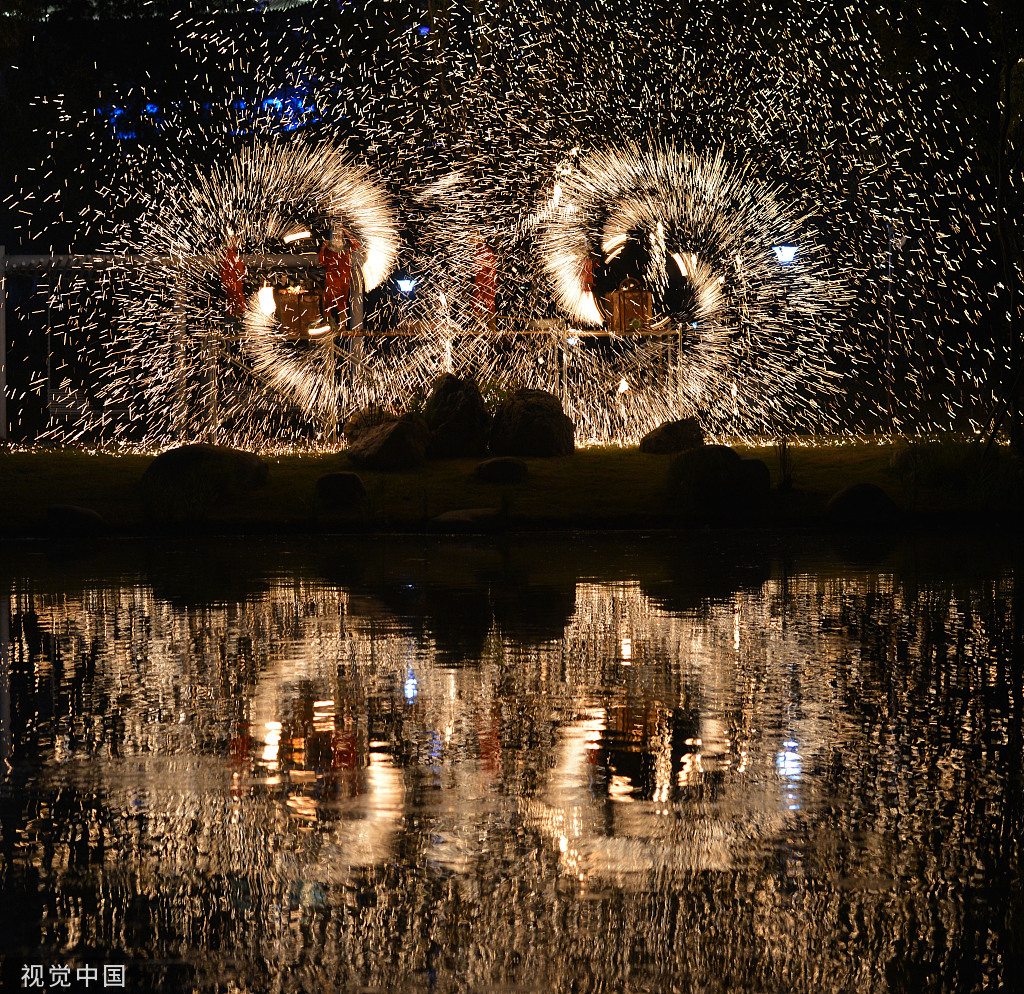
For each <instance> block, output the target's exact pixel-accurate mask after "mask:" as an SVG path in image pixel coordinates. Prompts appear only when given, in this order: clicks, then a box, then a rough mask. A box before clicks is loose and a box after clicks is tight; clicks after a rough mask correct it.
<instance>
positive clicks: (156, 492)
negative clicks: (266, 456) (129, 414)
mask: <svg viewBox="0 0 1024 994" xmlns="http://www.w3.org/2000/svg"><path fill="white" fill-rule="evenodd" d="M269 477H270V467H269V466H267V464H266V463H265V462H264V461H263V460H262V459H261V458H260V457H259V456H257V455H254V454H253V453H251V452H242V451H240V450H239V449H232V448H228V447H227V446H222V445H208V444H206V443H205V442H199V443H197V444H195V445H183V446H181V447H179V448H176V449H168V450H167V451H166V452H161V453H160V455H158V456H157V457H156V458H155V459H154V460H153V461H152V462H151V463H150V464H149V465H148V466H147V467H146V471H145V472H144V473H143V474H142V495H143V500H144V502H145V504H146V507H147V509H148V511H149V513H151V514H154V515H156V516H157V517H169V518H174V519H189V518H200V517H203V516H204V515H205V514H206V513H207V512H208V511H209V510H211V509H212V508H213V507H214V505H216V504H218V503H220V502H222V501H225V500H230V499H231V498H233V497H236V496H238V495H239V494H241V493H245V492H246V491H249V490H255V489H257V488H259V487H262V486H264V485H265V484H266V482H267V480H268V479H269Z"/></svg>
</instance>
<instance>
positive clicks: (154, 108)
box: [146, 104, 160, 114]
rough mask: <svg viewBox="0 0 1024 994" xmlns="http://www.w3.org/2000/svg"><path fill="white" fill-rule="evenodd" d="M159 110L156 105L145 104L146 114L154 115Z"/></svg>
mask: <svg viewBox="0 0 1024 994" xmlns="http://www.w3.org/2000/svg"><path fill="white" fill-rule="evenodd" d="M159 109H160V108H159V107H158V106H157V105H156V104H146V113H147V114H155V113H156V112H157V111H158V110H159Z"/></svg>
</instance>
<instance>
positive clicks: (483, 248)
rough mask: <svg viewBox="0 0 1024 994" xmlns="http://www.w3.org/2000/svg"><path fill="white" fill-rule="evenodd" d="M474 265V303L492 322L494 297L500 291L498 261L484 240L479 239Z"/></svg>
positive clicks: (486, 318)
mask: <svg viewBox="0 0 1024 994" xmlns="http://www.w3.org/2000/svg"><path fill="white" fill-rule="evenodd" d="M473 261H474V265H473V301H474V303H475V304H476V306H477V307H478V308H479V309H480V310H482V311H483V312H484V314H485V315H486V317H485V320H487V321H490V319H491V318H492V317H493V316H494V295H495V294H496V293H497V290H498V260H497V257H496V256H495V254H494V251H493V250H492V249H491V247H490V246H489V245H488V244H487V242H485V241H484V240H483V239H482V238H478V239H477V243H476V253H475V257H474V260H473Z"/></svg>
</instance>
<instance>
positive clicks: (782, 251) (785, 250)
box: [772, 245, 796, 264]
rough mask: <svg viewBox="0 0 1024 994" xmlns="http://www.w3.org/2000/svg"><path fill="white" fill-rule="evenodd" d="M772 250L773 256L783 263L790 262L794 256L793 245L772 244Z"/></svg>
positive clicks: (794, 247) (794, 249)
mask: <svg viewBox="0 0 1024 994" xmlns="http://www.w3.org/2000/svg"><path fill="white" fill-rule="evenodd" d="M772 251H773V252H774V253H775V258H776V259H778V260H779V262H781V263H783V264H787V263H790V262H792V261H793V260H794V259H795V258H796V246H795V245H773V246H772Z"/></svg>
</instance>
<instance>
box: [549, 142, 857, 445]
mask: <svg viewBox="0 0 1024 994" xmlns="http://www.w3.org/2000/svg"><path fill="white" fill-rule="evenodd" d="M546 197H547V203H546V205H544V206H543V207H542V208H541V209H539V210H538V211H537V214H536V218H537V232H536V246H537V254H538V260H539V263H540V266H541V269H542V271H543V273H544V274H545V276H546V278H547V280H548V283H549V285H550V287H551V292H552V296H553V298H554V302H555V304H556V306H557V308H558V309H559V311H561V313H563V314H564V315H565V316H566V318H567V319H568V320H569V321H570V322H572V323H573V324H574V325H577V326H578V327H579V329H580V334H581V335H582V336H586V335H587V334H588V333H589V334H591V335H593V334H608V335H609V343H608V345H607V346H606V353H607V355H608V359H607V361H606V363H604V364H603V365H604V367H605V369H604V372H605V375H604V377H603V378H604V380H605V381H606V382H605V383H604V384H603V387H604V390H603V392H604V393H605V395H606V396H611V397H612V398H614V403H613V406H614V407H616V408H618V411H617V414H618V416H617V417H613V419H612V421H613V422H617V423H618V425H619V426H620V427H618V428H616V429H614V434H615V435H616V436H618V437H623V436H626V437H632V436H635V435H637V434H638V433H642V432H643V431H644V430H646V429H647V428H649V427H653V426H654V425H656V424H657V423H658V422H659V421H660V420H665V419H667V418H672V417H683V416H691V415H692V416H698V417H700V418H701V420H702V421H703V422H704V424H705V426H706V427H708V428H709V429H710V430H712V431H714V432H718V433H740V434H751V433H762V432H769V433H770V432H773V431H775V430H777V429H778V428H779V427H781V426H785V427H786V428H787V429H788V430H793V428H794V427H797V428H804V429H808V430H811V429H820V428H822V427H823V426H825V425H826V424H828V423H830V422H831V421H834V420H835V419H836V414H834V413H833V412H830V411H828V409H827V402H828V401H829V399H830V398H832V397H834V396H835V395H836V394H837V392H838V390H839V386H840V384H839V374H838V373H837V372H836V361H835V360H836V356H835V355H834V354H833V353H832V351H831V350H832V348H833V347H834V346H833V342H834V341H838V340H839V337H840V336H839V335H838V334H832V332H833V330H834V325H835V323H836V321H837V319H838V317H839V315H840V313H841V309H842V307H843V305H844V304H845V302H846V299H847V293H846V291H845V289H844V287H843V285H842V283H841V281H840V280H839V279H838V278H837V276H836V274H835V272H834V271H833V270H832V268H831V267H830V266H829V264H828V261H827V258H826V253H825V252H824V250H823V249H822V247H821V246H820V245H819V244H818V243H817V241H816V237H815V233H814V231H813V230H812V228H811V227H810V224H809V222H808V218H807V216H806V215H804V214H803V213H801V212H800V211H799V210H798V209H796V208H794V207H792V206H791V205H790V204H789V203H788V202H787V198H786V196H785V191H784V189H783V188H782V187H781V186H779V185H771V184H769V183H766V182H764V181H762V180H759V179H757V178H755V177H754V176H753V170H752V169H751V168H750V167H749V166H747V165H744V164H732V163H730V162H729V161H728V160H727V159H726V157H725V155H724V153H722V152H718V153H716V154H713V155H698V154H695V153H692V152H690V151H688V150H685V149H678V148H676V147H674V146H673V145H671V144H662V145H659V146H655V147H653V148H642V147H640V146H637V145H631V146H625V147H622V148H610V149H605V150H600V151H595V152H592V153H590V154H588V155H586V156H584V157H582V158H580V159H579V160H578V161H577V162H575V163H574V164H567V165H563V167H561V168H560V169H559V170H558V172H557V175H556V181H555V182H554V184H553V186H551V187H549V188H548V189H547V191H546ZM781 245H794V246H798V247H799V251H798V254H797V257H796V258H795V259H793V261H792V262H790V263H788V264H783V263H781V262H780V260H779V257H778V255H777V253H776V251H775V248H776V247H777V246H781ZM628 251H633V254H634V256H637V257H638V258H633V259H632V260H631V263H630V265H629V266H626V265H625V264H624V255H625V253H626V252H628ZM588 265H593V266H594V267H595V270H596V271H598V272H600V271H601V270H602V269H603V270H604V274H605V278H606V280H607V278H609V277H610V276H611V274H613V273H615V272H616V271H617V273H618V275H620V276H621V275H622V273H623V272H624V271H626V270H627V269H629V268H631V269H632V273H631V275H632V276H635V277H636V278H637V280H638V281H640V283H641V284H642V286H643V287H644V289H645V290H646V291H648V292H649V293H650V295H651V296H650V299H651V300H652V302H653V307H652V313H651V315H650V318H649V319H648V320H647V322H646V326H645V327H643V328H642V329H641V328H637V329H635V333H630V329H625V332H626V333H625V334H624V333H623V331H624V329H622V328H618V329H615V328H611V327H610V305H609V303H608V301H610V300H611V296H610V293H609V292H610V291H612V290H614V286H612V285H609V284H607V282H606V285H605V288H604V290H605V296H604V299H603V300H602V299H600V298H602V292H601V290H600V288H598V287H597V286H596V284H595V287H594V290H593V292H591V291H590V290H589V289H588V288H587V285H586V281H585V280H584V278H583V275H582V274H583V272H584V270H585V268H586V267H587V266H588ZM616 331H617V332H618V333H616ZM658 368H660V369H661V371H662V375H660V376H657V375H653V373H654V371H655V370H656V369H658ZM580 413H581V414H583V413H584V412H580ZM611 413H612V414H615V413H616V412H611ZM596 414H597V412H595V416H596ZM584 420H592V419H589V418H584ZM597 420H606V419H602V418H599V417H598V418H597ZM610 427H611V425H609V426H606V427H605V428H604V430H608V429H609V428H610Z"/></svg>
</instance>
